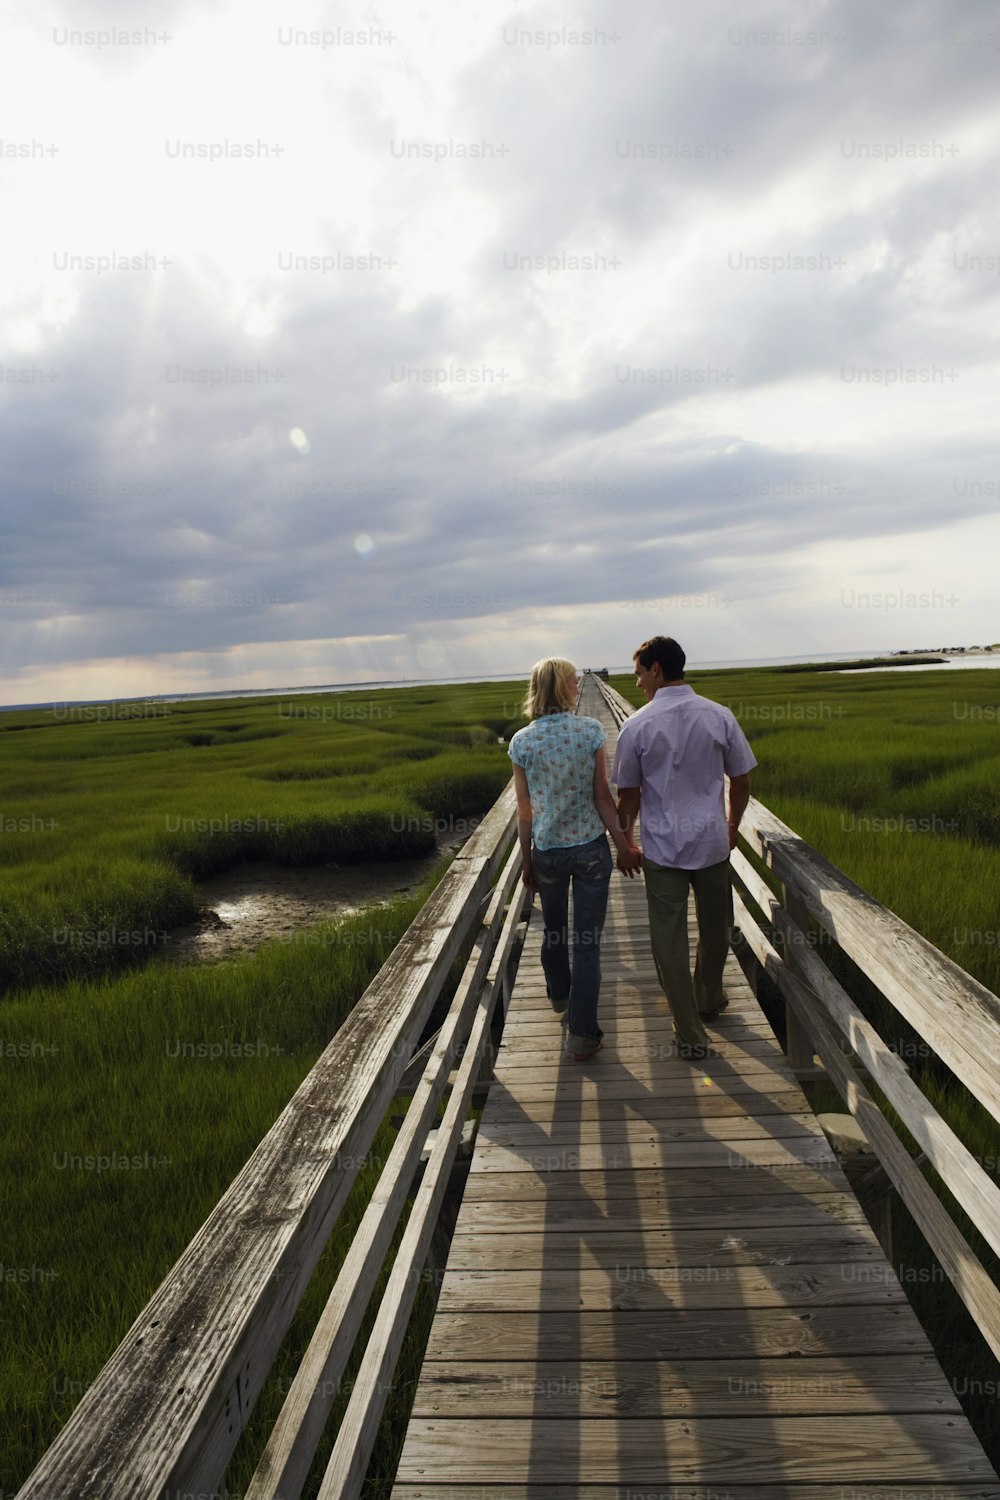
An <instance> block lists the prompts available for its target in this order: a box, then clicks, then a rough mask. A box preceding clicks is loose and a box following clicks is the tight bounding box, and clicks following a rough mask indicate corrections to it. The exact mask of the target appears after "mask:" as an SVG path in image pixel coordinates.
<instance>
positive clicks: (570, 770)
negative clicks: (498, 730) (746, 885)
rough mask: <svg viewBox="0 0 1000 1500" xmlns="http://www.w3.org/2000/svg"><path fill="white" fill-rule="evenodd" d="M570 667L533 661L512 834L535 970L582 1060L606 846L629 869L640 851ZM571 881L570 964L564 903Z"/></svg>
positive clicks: (594, 1036) (596, 1033)
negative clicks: (580, 706)
mask: <svg viewBox="0 0 1000 1500" xmlns="http://www.w3.org/2000/svg"><path fill="white" fill-rule="evenodd" d="M578 692H579V679H578V678H577V674H576V668H575V667H574V665H573V663H572V662H570V661H566V660H564V659H563V658H562V657H558V656H554V657H548V658H546V659H545V660H544V661H539V662H536V663H535V665H534V666H533V667H532V669H531V684H530V687H529V689H528V696H527V698H526V699H525V704H524V711H525V713H526V714H527V716H528V718H529V719H530V720H531V723H530V724H528V726H527V727H526V728H525V729H519V730H518V731H517V733H516V734H515V735H513V736H512V738H511V742H510V746H509V752H508V753H509V755H510V758H511V760H512V761H513V762H514V790H515V792H516V794H517V832H518V838H519V839H520V842H521V853H522V854H523V856H524V871H523V874H522V877H521V878H522V879H523V881H524V883H525V885H526V886H527V887H528V889H529V890H531V891H535V890H537V892H538V896H539V901H540V903H541V908H542V920H543V923H544V934H543V937H542V970H543V972H544V974H545V988H546V991H547V993H548V996H549V1000H550V1001H551V1004H552V1008H553V1010H554V1011H555V1012H556V1013H557V1014H558V1015H561V1014H562V1013H563V1012H564V1011H566V1010H567V1009H568V1012H569V1015H568V1031H567V1037H566V1050H567V1051H568V1053H569V1055H570V1057H572V1059H573V1061H574V1062H585V1061H586V1060H587V1058H589V1057H593V1055H594V1053H595V1052H597V1051H599V1050H600V1046H601V1038H602V1036H603V1035H604V1033H603V1031H602V1030H601V1028H600V1026H599V1025H598V1024H597V995H598V991H599V989H600V985H601V950H600V943H601V931H602V929H603V927H604V918H605V914H606V912H607V909H608V886H609V884H610V880H611V852H610V850H609V849H608V841H607V839H606V838H605V836H604V830H605V829H607V830H608V832H609V833H610V834H611V837H612V838H613V839H614V842H615V847H616V848H617V850H618V859H619V868H620V869H621V870H622V871H624V873H625V874H627V875H629V876H631V875H633V874H634V873H635V871H636V870H638V869H639V868H641V865H642V854H641V852H640V850H639V849H637V848H636V846H635V845H634V844H633V843H632V842H631V841H630V839H629V838H628V837H627V836H626V834H625V833H623V832H622V830H621V828H620V827H619V824H618V814H617V811H616V809H615V804H614V802H613V800H612V797H611V788H610V786H609V784H608V766H607V761H606V759H605V754H604V744H605V741H606V739H607V734H606V733H605V731H604V728H603V726H602V725H601V724H599V723H598V721H597V720H596V719H585V718H579V717H577V715H576V713H575V712H574V710H575V708H576V700H577V695H578ZM571 881H572V884H573V947H572V965H571V963H570V947H569V934H568V921H567V910H568V904H569V887H570V882H571Z"/></svg>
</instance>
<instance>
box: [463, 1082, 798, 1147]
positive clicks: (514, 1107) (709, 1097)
mask: <svg viewBox="0 0 1000 1500" xmlns="http://www.w3.org/2000/svg"><path fill="white" fill-rule="evenodd" d="M808 1108H809V1106H808V1104H807V1103H806V1101H805V1099H804V1098H802V1096H801V1095H798V1096H797V1095H795V1094H793V1093H787V1094H776V1095H775V1096H774V1098H773V1099H772V1098H767V1097H766V1096H764V1097H761V1096H760V1095H759V1094H757V1095H755V1097H754V1099H753V1101H752V1107H750V1109H749V1110H748V1104H747V1100H746V1099H745V1098H739V1097H734V1096H733V1095H732V1094H720V1093H717V1092H715V1091H712V1092H708V1091H705V1090H703V1091H702V1092H701V1093H700V1094H698V1095H694V1096H692V1095H690V1094H689V1095H687V1096H686V1097H680V1098H678V1097H670V1096H667V1097H660V1096H659V1095H652V1096H650V1095H647V1096H646V1097H645V1098H642V1099H609V1098H607V1097H606V1096H605V1095H603V1094H598V1095H597V1096H596V1097H595V1098H590V1099H562V1100H559V1101H558V1102H556V1100H554V1099H551V1098H549V1099H536V1100H531V1101H524V1102H520V1101H517V1100H514V1099H512V1098H511V1097H510V1096H509V1095H508V1096H507V1097H506V1098H503V1099H500V1100H498V1101H497V1103H496V1104H495V1105H494V1102H493V1096H492V1095H491V1096H490V1098H489V1100H488V1101H487V1105H486V1109H485V1110H484V1112H483V1126H484V1127H486V1129H487V1134H488V1135H490V1137H491V1138H492V1137H493V1136H494V1135H495V1130H494V1127H495V1126H502V1125H513V1124H525V1125H526V1124H528V1123H529V1122H530V1124H531V1125H533V1126H534V1127H535V1128H536V1129H539V1130H545V1131H549V1130H551V1129H554V1128H555V1127H556V1126H558V1127H559V1128H562V1129H565V1128H572V1127H573V1126H575V1125H577V1124H585V1123H587V1122H590V1123H592V1124H593V1123H596V1122H599V1121H604V1122H607V1124H609V1125H611V1124H614V1123H616V1122H619V1121H624V1120H633V1121H639V1120H649V1121H654V1122H660V1121H663V1120H687V1119H698V1120H702V1119H716V1120H721V1119H732V1118H734V1117H736V1118H741V1119H746V1118H748V1114H752V1117H753V1118H754V1119H755V1120H757V1119H762V1118H765V1117H767V1116H770V1115H805V1114H806V1111H807V1110H808Z"/></svg>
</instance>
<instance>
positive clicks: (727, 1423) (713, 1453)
mask: <svg viewBox="0 0 1000 1500" xmlns="http://www.w3.org/2000/svg"><path fill="white" fill-rule="evenodd" d="M963 1426H964V1424H962V1423H959V1422H956V1421H955V1420H954V1418H952V1417H950V1416H941V1415H937V1414H936V1413H930V1412H899V1413H894V1414H893V1415H891V1416H882V1415H879V1416H873V1415H868V1414H856V1415H854V1416H852V1417H851V1419H850V1421H845V1420H844V1419H843V1417H841V1416H801V1417H784V1416H773V1415H772V1416H767V1417H759V1418H753V1417H742V1418H741V1417H700V1416H699V1417H684V1418H679V1419H675V1418H670V1417H668V1418H666V1419H663V1418H656V1419H650V1418H646V1417H637V1418H634V1419H633V1420H630V1421H629V1422H628V1424H627V1439H626V1440H625V1441H621V1440H620V1438H619V1437H618V1433H617V1431H616V1428H614V1427H610V1428H609V1424H608V1423H607V1422H600V1421H588V1422H581V1421H573V1420H571V1419H567V1418H562V1419H546V1418H539V1417H535V1418H532V1419H530V1420H520V1419H516V1418H515V1419H511V1420H509V1421H505V1422H498V1423H496V1424H493V1423H489V1422H470V1421H463V1420H462V1419H461V1418H457V1419H449V1418H445V1417H434V1418H420V1417H418V1418H416V1419H414V1420H413V1421H412V1422H411V1423H410V1428H409V1431H408V1433H407V1437H406V1442H405V1444H404V1447H403V1453H402V1457H401V1458H400V1463H399V1469H398V1471H397V1478H398V1479H399V1480H403V1481H415V1480H419V1479H421V1478H422V1477H423V1476H424V1474H425V1473H426V1471H427V1469H428V1468H429V1467H431V1466H433V1472H434V1473H435V1475H439V1476H440V1477H441V1478H442V1479H447V1480H451V1481H455V1482H460V1481H464V1482H467V1483H471V1482H473V1481H477V1480H479V1479H487V1480H490V1481H493V1482H495V1481H496V1480H504V1481H507V1482H510V1483H515V1484H524V1483H527V1482H528V1481H529V1480H530V1481H532V1482H534V1483H536V1484H537V1483H546V1482H549V1483H560V1482H561V1483H565V1482H566V1479H567V1476H568V1475H571V1474H576V1475H577V1476H578V1477H579V1478H581V1479H583V1478H584V1477H586V1478H587V1479H588V1480H589V1481H591V1482H592V1483H593V1482H595V1481H602V1482H604V1483H609V1482H616V1483H618V1484H621V1485H635V1484H641V1485H661V1486H662V1484H663V1482H664V1475H665V1474H669V1476H670V1479H671V1482H673V1481H674V1480H676V1481H678V1482H682V1483H683V1482H688V1483H700V1484H721V1485H726V1484H728V1482H729V1479H730V1478H731V1477H732V1478H738V1479H740V1480H743V1481H744V1482H752V1481H754V1480H758V1481H759V1482H761V1483H773V1482H774V1479H775V1475H776V1474H780V1476H781V1478H782V1479H783V1480H787V1481H789V1482H792V1483H796V1482H797V1483H805V1482H808V1481H814V1482H816V1483H820V1482H826V1483H831V1484H832V1483H838V1484H840V1485H842V1486H843V1485H867V1484H869V1483H871V1482H873V1481H875V1482H887V1481H889V1480H895V1481H896V1482H897V1483H898V1482H899V1481H900V1480H901V1479H906V1480H907V1481H910V1480H919V1479H922V1480H925V1481H927V1480H945V1481H947V1482H949V1483H953V1482H955V1481H956V1480H959V1479H961V1480H966V1481H973V1482H978V1483H985V1482H990V1481H993V1482H995V1480H996V1475H995V1474H994V1473H993V1471H992V1470H991V1468H990V1465H989V1463H988V1462H987V1460H986V1457H985V1455H984V1454H983V1452H982V1449H980V1448H978V1445H975V1444H972V1443H970V1442H969V1440H968V1430H967V1429H966V1430H964V1431H963Z"/></svg>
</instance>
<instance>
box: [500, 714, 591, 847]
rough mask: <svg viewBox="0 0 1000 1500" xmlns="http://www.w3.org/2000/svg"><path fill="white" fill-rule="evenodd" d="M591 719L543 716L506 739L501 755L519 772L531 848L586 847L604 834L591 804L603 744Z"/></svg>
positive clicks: (571, 715)
mask: <svg viewBox="0 0 1000 1500" xmlns="http://www.w3.org/2000/svg"><path fill="white" fill-rule="evenodd" d="M607 737H608V736H607V733H606V731H605V729H604V726H603V725H602V724H599V723H598V721H597V720H596V719H581V718H579V717H578V715H576V714H544V715H543V716H542V717H541V718H538V719H532V721H531V723H530V724H528V725H527V727H526V728H524V729H519V730H518V731H517V733H516V734H515V735H513V736H512V737H511V742H510V745H509V746H508V749H507V753H508V755H509V756H510V758H511V760H512V761H513V762H514V764H515V765H516V766H522V767H523V768H524V774H525V776H526V777H527V779H528V791H529V792H530V794H531V817H532V825H531V838H532V842H533V844H534V845H535V847H536V849H566V848H569V847H570V846H572V845H573V844H589V843H590V842H591V841H592V840H593V839H596V838H597V836H598V835H599V834H601V833H603V832H604V824H603V822H602V821H601V815H600V813H599V812H598V811H597V808H596V807H595V806H594V754H595V752H596V751H597V750H599V749H600V747H601V746H602V745H603V744H604V743H605V741H606V740H607Z"/></svg>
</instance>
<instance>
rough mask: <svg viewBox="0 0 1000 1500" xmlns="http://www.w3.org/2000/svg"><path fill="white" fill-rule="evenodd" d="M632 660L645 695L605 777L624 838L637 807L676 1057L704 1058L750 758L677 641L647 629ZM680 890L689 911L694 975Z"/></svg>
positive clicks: (722, 1003)
mask: <svg viewBox="0 0 1000 1500" xmlns="http://www.w3.org/2000/svg"><path fill="white" fill-rule="evenodd" d="M632 659H633V662H634V665H635V680H636V685H637V686H638V687H640V688H641V689H642V691H643V692H644V693H645V695H646V697H647V699H648V700H649V701H648V702H647V703H646V704H645V706H644V707H643V708H640V709H638V710H637V711H636V713H634V714H633V715H632V717H631V718H630V719H627V720H626V721H625V723H624V724H623V725H622V727H621V729H620V731H619V734H618V748H617V750H616V752H615V761H614V767H613V769H612V772H611V780H612V781H613V782H614V783H615V784H616V786H617V787H618V815H619V819H620V820H621V825H622V827H623V829H624V831H625V833H626V836H627V837H628V836H630V835H631V831H632V825H633V824H634V822H635V819H636V816H637V814H638V812H639V806H640V801H641V805H642V847H643V853H644V859H643V866H642V869H643V875H644V877H645V880H646V901H647V904H648V907H649V936H650V944H651V946H652V950H653V959H654V961H655V963H656V972H657V975H658V976H659V980H660V984H661V986H662V988H663V992H664V994H665V995H666V997H667V1000H668V1001H669V1002H670V1010H671V1013H672V1015H673V1021H674V1032H675V1035H676V1037H677V1039H678V1051H679V1052H680V1055H681V1056H682V1057H688V1058H700V1057H706V1056H707V1055H708V1051H709V1036H708V1032H707V1031H706V1030H705V1024H704V1023H705V1022H706V1021H708V1020H712V1019H714V1017H716V1016H718V1015H719V1014H720V1013H721V1012H722V1011H723V1010H725V1008H726V1006H727V1005H728V1003H729V1002H728V1000H727V999H726V997H725V996H724V994H723V992H722V971H723V968H724V966H725V962H726V954H727V952H728V951H729V928H730V925H731V923H732V890H731V887H730V876H729V852H730V850H731V849H734V848H735V847H736V832H737V829H738V828H739V826H740V819H741V818H742V816H743V813H744V812H745V810H746V805H747V803H748V802H749V800H750V775H749V773H750V771H752V770H753V768H754V766H755V765H756V764H757V761H756V759H755V758H754V754H753V751H752V750H751V749H750V746H749V744H748V743H747V739H746V736H745V735H744V733H743V731H742V729H741V728H740V726H739V724H738V723H737V722H736V719H735V717H734V715H733V714H732V713H730V711H729V709H728V708H723V707H722V705H721V704H719V703H713V702H712V701H711V700H710V699H708V698H700V697H699V696H698V695H697V693H695V691H694V689H693V688H692V687H691V686H690V684H689V683H687V682H685V681H684V663H685V661H686V657H685V655H684V652H683V651H682V650H681V648H680V646H679V645H678V644H677V642H676V641H675V640H672V639H671V638H670V637H669V636H662V635H655V636H653V637H652V638H651V639H650V640H648V641H644V642H643V644H642V645H641V646H640V647H639V648H638V650H637V651H636V652H635V653H634V655H633V658H632ZM726 776H728V777H729V814H728V817H727V815H726V807H725V777H726ZM689 889H693V890H694V899H695V907H696V910H697V913H698V956H697V961H696V963H695V971H694V982H693V983H692V979H691V968H690V962H689V959H688V930H687V906H688V891H689Z"/></svg>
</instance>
